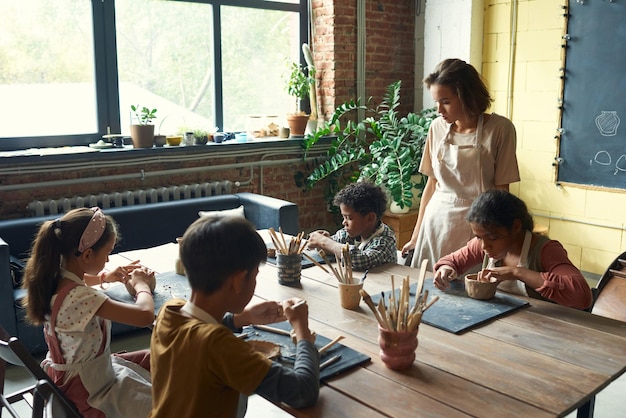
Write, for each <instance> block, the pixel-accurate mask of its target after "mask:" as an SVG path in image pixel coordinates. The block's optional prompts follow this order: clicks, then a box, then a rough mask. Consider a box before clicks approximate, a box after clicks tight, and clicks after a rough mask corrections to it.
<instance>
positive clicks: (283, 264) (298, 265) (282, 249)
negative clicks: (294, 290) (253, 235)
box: [269, 228, 306, 286]
mask: <svg viewBox="0 0 626 418" xmlns="http://www.w3.org/2000/svg"><path fill="white" fill-rule="evenodd" d="M269 233H270V237H271V239H272V243H273V244H274V248H276V267H277V268H278V283H280V284H282V285H286V286H297V285H299V284H300V277H301V273H302V251H303V250H304V247H305V246H306V241H305V240H304V239H303V236H304V232H300V233H299V234H298V235H297V236H296V237H288V238H285V235H284V234H283V231H282V228H279V232H278V233H276V230H275V229H274V228H270V229H269Z"/></svg>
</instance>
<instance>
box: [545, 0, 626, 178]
mask: <svg viewBox="0 0 626 418" xmlns="http://www.w3.org/2000/svg"><path fill="white" fill-rule="evenodd" d="M569 4H570V9H569V14H570V16H569V19H568V29H567V35H568V36H569V39H567V40H566V42H565V43H566V45H567V48H566V58H565V63H566V64H565V73H564V74H565V79H564V87H563V115H562V121H561V127H562V129H563V131H562V133H561V135H560V146H559V148H560V151H559V157H560V160H559V170H558V176H557V178H558V181H560V182H567V183H576V184H583V185H590V186H598V187H608V188H619V189H626V2H624V1H622V0H619V1H618V0H612V1H611V0H584V1H570V2H569ZM566 38H567V36H566ZM620 119H621V122H622V123H620Z"/></svg>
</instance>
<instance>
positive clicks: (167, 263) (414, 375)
mask: <svg viewBox="0 0 626 418" xmlns="http://www.w3.org/2000/svg"><path fill="white" fill-rule="evenodd" d="M177 251H178V248H177V245H176V244H166V245H163V246H160V247H155V248H151V249H146V250H137V251H129V252H126V253H120V254H118V255H116V256H115V257H113V256H112V259H111V263H112V264H115V263H116V262H118V263H121V262H123V260H124V259H126V260H130V261H132V260H136V259H140V260H141V264H143V265H146V266H148V267H150V268H152V269H153V270H155V271H156V272H158V273H163V272H168V271H172V270H173V269H174V259H175V258H176V254H177ZM418 272H419V270H418V269H414V268H411V267H407V266H402V265H399V264H385V265H383V266H380V267H377V268H375V269H372V270H370V271H369V274H368V276H367V280H366V281H365V284H364V289H365V290H366V291H367V292H368V293H370V294H372V295H373V294H378V293H380V292H381V291H388V290H390V289H391V280H390V278H391V275H392V274H393V275H395V276H396V278H397V279H396V287H397V286H398V285H399V282H400V280H399V279H401V278H403V277H405V276H407V275H408V276H410V278H411V279H412V283H415V281H416V280H417V276H418ZM431 278H432V274H428V275H427V280H428V279H431ZM294 296H295V297H300V298H304V299H306V300H307V303H308V305H309V315H310V328H311V329H312V330H315V331H316V332H317V333H318V334H320V335H324V336H325V337H327V338H330V339H332V338H334V337H336V336H338V335H343V336H344V337H345V339H344V340H342V342H341V343H342V344H343V345H345V346H347V347H350V348H352V349H354V350H357V351H360V352H362V353H364V354H366V355H368V356H370V357H371V362H368V363H365V364H364V365H362V366H359V367H357V368H355V369H353V370H351V371H349V372H346V373H343V374H341V375H339V376H337V377H334V378H331V379H329V380H327V381H325V382H324V384H323V385H322V387H321V390H320V397H319V400H318V402H317V403H316V405H315V406H314V407H311V408H307V409H300V410H294V409H292V408H289V407H287V406H285V405H280V406H281V408H283V409H285V410H286V411H288V412H289V413H291V414H293V415H294V416H297V417H375V416H390V417H415V416H420V417H427V416H433V417H441V416H445V417H455V416H476V417H480V416H484V417H494V416H512V415H515V416H538V417H544V416H545V417H549V416H564V415H567V414H568V413H570V412H572V411H574V410H576V409H577V408H579V407H581V406H583V405H584V404H586V403H587V402H589V401H591V400H593V398H594V396H595V395H596V394H597V393H598V392H600V391H601V390H602V389H603V388H604V387H606V386H607V385H608V384H609V383H611V382H612V381H613V380H615V379H616V378H618V377H619V376H620V375H622V374H623V373H624V371H625V370H626V323H625V322H620V321H614V320H611V319H606V318H602V317H599V316H596V315H592V314H590V313H587V312H582V311H578V310H575V309H570V308H565V307H562V306H559V305H556V304H552V303H547V302H543V301H539V300H536V299H530V298H528V301H529V303H530V306H529V307H525V308H522V309H520V310H517V311H515V312H512V313H510V314H508V315H505V316H503V317H500V318H497V319H495V320H492V321H489V322H487V323H485V324H483V325H480V326H478V327H476V328H473V329H471V330H470V331H467V332H464V333H462V334H458V335H455V334H452V333H449V332H446V331H443V330H441V329H438V328H435V327H431V326H428V325H426V324H421V326H420V328H419V333H418V343H419V345H418V348H417V351H416V359H415V362H414V364H413V366H412V367H411V368H409V369H407V370H404V371H400V372H399V371H393V370H390V369H388V368H386V367H385V365H384V364H383V363H382V362H381V360H380V358H379V346H378V329H377V322H376V320H375V318H374V315H373V314H372V312H371V311H370V310H369V308H368V307H367V305H366V304H365V303H364V302H363V301H361V304H360V306H359V308H357V309H355V310H346V309H343V308H341V306H340V304H339V294H338V290H337V282H336V280H335V279H334V278H332V277H329V275H328V274H326V273H325V272H324V271H322V270H321V269H320V268H319V267H315V266H314V267H310V268H306V269H303V270H302V279H301V285H300V287H289V286H283V285H280V284H279V283H278V279H277V270H276V268H275V266H273V265H271V264H266V265H263V266H261V268H260V272H259V276H258V277H257V287H256V291H255V299H257V300H258V299H264V300H284V299H286V298H290V297H294Z"/></svg>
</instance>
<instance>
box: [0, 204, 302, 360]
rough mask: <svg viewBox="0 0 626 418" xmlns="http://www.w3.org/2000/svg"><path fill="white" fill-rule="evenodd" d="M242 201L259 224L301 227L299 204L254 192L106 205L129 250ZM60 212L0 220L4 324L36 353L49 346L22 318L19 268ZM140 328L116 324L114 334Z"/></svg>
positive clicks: (171, 236)
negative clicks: (38, 234)
mask: <svg viewBox="0 0 626 418" xmlns="http://www.w3.org/2000/svg"><path fill="white" fill-rule="evenodd" d="M241 205H243V207H244V213H245V216H246V219H248V220H249V221H250V222H252V223H253V224H254V225H255V226H256V227H257V228H258V229H266V228H270V227H273V228H275V229H278V227H282V229H283V231H285V232H286V233H288V234H292V235H295V234H297V233H298V232H299V225H298V206H297V205H296V204H295V203H291V202H287V201H285V200H280V199H275V198H272V197H268V196H262V195H259V194H255V193H236V194H229V195H220V196H210V197H200V198H193V199H183V200H178V201H170V202H159V203H149V204H143V205H133V206H124V207H118V208H110V209H105V211H104V212H105V214H107V215H111V216H112V217H113V219H115V221H116V222H117V223H118V224H119V229H120V235H121V241H120V242H119V244H118V246H117V247H116V248H115V249H114V251H115V252H117V251H128V250H135V249H141V248H149V247H153V246H157V245H162V244H165V243H168V242H174V241H175V240H176V237H180V236H182V235H183V233H184V232H185V230H186V229H187V227H188V226H189V225H190V224H191V223H192V222H193V221H195V220H196V219H197V218H198V212H199V211H216V210H225V209H234V208H237V207H239V206H241ZM58 216H59V215H51V216H40V217H33V218H19V219H5V220H0V324H1V325H2V327H3V328H4V329H5V330H6V331H7V332H8V333H9V334H10V335H13V336H17V337H18V338H19V339H20V341H21V342H22V343H23V344H24V345H26V347H27V348H28V349H29V350H30V351H31V352H32V353H40V352H44V351H46V350H47V347H46V343H45V341H44V338H43V332H42V330H41V327H34V326H32V325H30V324H28V323H27V322H26V321H25V319H24V313H23V309H22V307H21V302H20V301H21V299H22V298H23V297H24V291H23V290H22V289H20V284H21V267H22V266H23V264H24V260H25V259H26V258H27V257H28V252H29V250H30V245H31V242H32V239H33V237H34V235H35V233H36V232H37V230H38V228H39V226H40V225H41V223H42V222H44V221H46V220H48V219H54V218H56V217H58ZM134 329H136V328H133V327H130V326H126V325H121V324H114V326H113V328H112V333H113V334H114V335H115V334H120V333H122V332H127V331H129V330H134Z"/></svg>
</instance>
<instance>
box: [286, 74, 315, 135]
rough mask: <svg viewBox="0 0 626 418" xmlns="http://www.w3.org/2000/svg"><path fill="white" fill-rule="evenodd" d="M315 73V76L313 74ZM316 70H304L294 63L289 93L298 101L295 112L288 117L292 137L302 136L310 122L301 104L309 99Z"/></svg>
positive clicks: (289, 78) (290, 75)
mask: <svg viewBox="0 0 626 418" xmlns="http://www.w3.org/2000/svg"><path fill="white" fill-rule="evenodd" d="M312 73H313V74H312ZM314 80H315V78H314V69H312V67H309V68H308V69H306V70H305V69H304V68H303V67H302V65H300V64H298V63H295V62H292V63H291V64H290V66H289V76H288V77H287V85H286V87H287V93H288V94H289V95H290V96H293V97H294V98H295V101H296V106H295V112H294V113H292V114H289V115H287V123H288V124H289V131H290V132H291V135H292V136H302V135H304V132H305V130H306V124H307V122H308V121H309V115H307V114H306V113H305V112H303V111H302V109H301V108H300V102H301V101H302V100H304V99H306V98H307V97H309V92H310V90H311V85H312V83H313V82H314Z"/></svg>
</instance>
